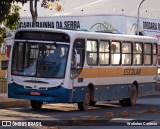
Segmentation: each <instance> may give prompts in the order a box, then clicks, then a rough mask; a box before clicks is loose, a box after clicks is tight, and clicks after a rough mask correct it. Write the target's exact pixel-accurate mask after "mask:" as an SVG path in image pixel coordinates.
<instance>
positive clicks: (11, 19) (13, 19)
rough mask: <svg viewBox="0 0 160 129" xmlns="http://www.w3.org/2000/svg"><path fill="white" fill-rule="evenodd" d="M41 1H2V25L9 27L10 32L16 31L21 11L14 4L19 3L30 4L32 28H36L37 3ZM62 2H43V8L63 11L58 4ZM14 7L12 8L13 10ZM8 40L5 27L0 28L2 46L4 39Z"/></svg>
mask: <svg viewBox="0 0 160 129" xmlns="http://www.w3.org/2000/svg"><path fill="white" fill-rule="evenodd" d="M38 1H39V0H1V1H0V23H3V22H4V24H5V26H6V27H8V28H9V29H10V30H12V31H13V30H14V28H15V27H16V25H17V24H18V21H19V19H20V18H19V9H20V8H18V6H12V3H15V2H19V3H22V4H24V3H27V2H29V4H30V12H31V15H32V22H33V24H32V26H33V27H36V22H37V17H38V13H37V2H38ZM59 1H60V0H42V3H41V7H44V8H50V7H54V8H55V10H56V11H58V12H59V11H61V10H62V6H61V5H59V4H58V3H56V2H59ZM11 7H12V8H11ZM11 9H13V10H11ZM5 38H6V30H5V28H4V27H3V29H2V27H0V44H1V43H2V42H4V39H5Z"/></svg>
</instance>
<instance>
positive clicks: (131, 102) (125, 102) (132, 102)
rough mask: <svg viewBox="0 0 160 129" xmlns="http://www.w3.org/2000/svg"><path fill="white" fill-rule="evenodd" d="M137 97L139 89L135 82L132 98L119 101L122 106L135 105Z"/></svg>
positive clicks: (132, 88)
mask: <svg viewBox="0 0 160 129" xmlns="http://www.w3.org/2000/svg"><path fill="white" fill-rule="evenodd" d="M137 97H138V91H137V88H136V86H135V85H134V84H133V85H132V87H131V94H130V98H125V99H123V100H120V101H119V103H120V104H121V105H122V106H134V105H135V104H136V102H137Z"/></svg>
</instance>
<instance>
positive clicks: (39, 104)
mask: <svg viewBox="0 0 160 129" xmlns="http://www.w3.org/2000/svg"><path fill="white" fill-rule="evenodd" d="M30 102H31V107H32V109H34V110H40V109H41V107H42V105H43V101H36V100H30Z"/></svg>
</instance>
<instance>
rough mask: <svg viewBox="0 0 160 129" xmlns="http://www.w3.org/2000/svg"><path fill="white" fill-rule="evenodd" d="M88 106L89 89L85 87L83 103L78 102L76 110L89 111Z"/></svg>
mask: <svg viewBox="0 0 160 129" xmlns="http://www.w3.org/2000/svg"><path fill="white" fill-rule="evenodd" d="M89 106H90V90H89V88H88V87H87V88H86V89H85V95H84V100H83V102H78V109H79V110H80V111H86V110H88V109H89Z"/></svg>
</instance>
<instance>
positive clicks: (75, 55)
mask: <svg viewBox="0 0 160 129" xmlns="http://www.w3.org/2000/svg"><path fill="white" fill-rule="evenodd" d="M84 59H85V39H76V40H75V42H74V44H73V49H72V60H71V79H72V86H73V87H72V89H73V90H74V92H73V96H74V97H73V101H77V99H78V98H79V96H82V95H80V94H81V93H80V87H82V86H83V84H84V82H83V80H84V79H83V78H78V75H79V74H80V73H81V71H82V69H83V65H84ZM79 99H80V98H79Z"/></svg>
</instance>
